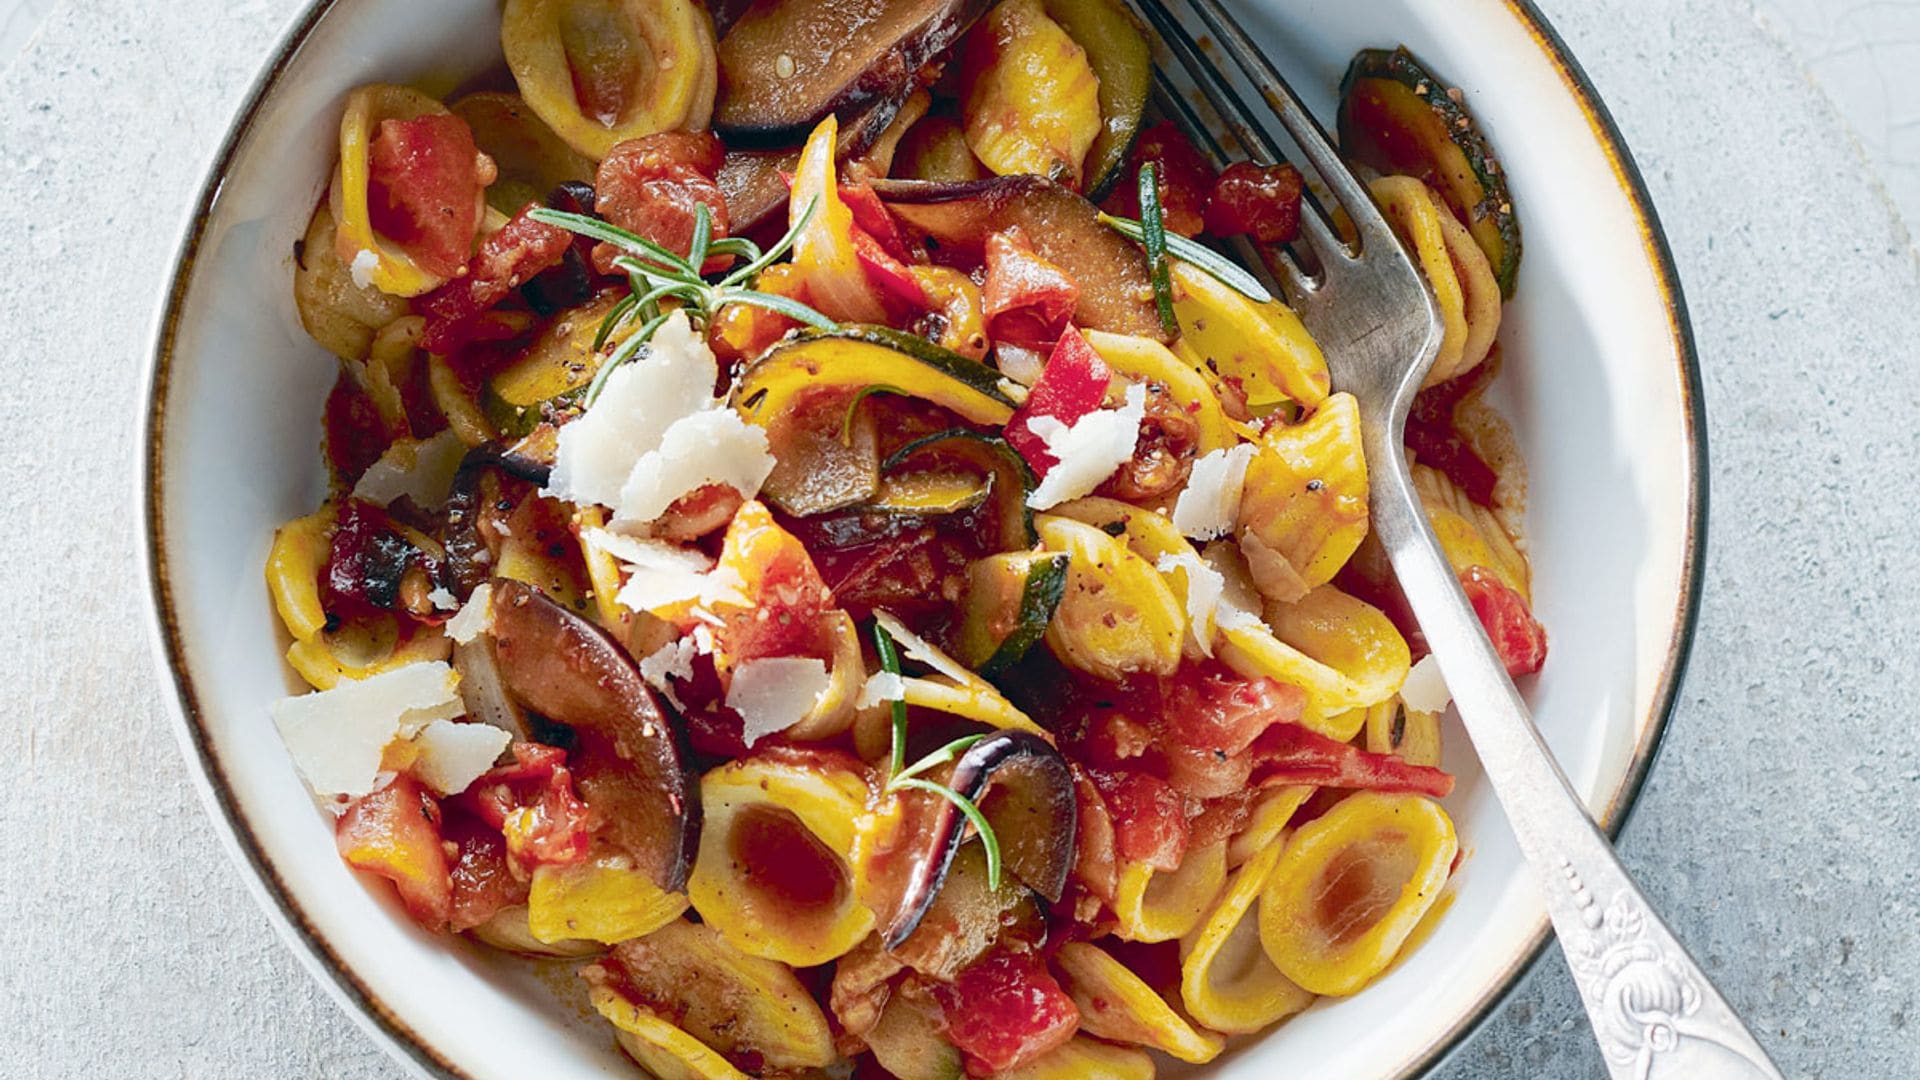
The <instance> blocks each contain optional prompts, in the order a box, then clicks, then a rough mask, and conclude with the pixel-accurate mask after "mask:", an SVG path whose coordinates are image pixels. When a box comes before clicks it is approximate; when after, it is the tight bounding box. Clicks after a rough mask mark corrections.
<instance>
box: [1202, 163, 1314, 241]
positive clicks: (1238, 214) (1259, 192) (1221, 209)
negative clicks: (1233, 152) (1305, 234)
mask: <svg viewBox="0 0 1920 1080" xmlns="http://www.w3.org/2000/svg"><path fill="white" fill-rule="evenodd" d="M1301 190H1302V189H1301V184H1300V170H1298V169H1296V168H1294V167H1293V166H1291V165H1255V164H1254V163H1253V162H1251V161H1236V162H1234V163H1233V164H1231V165H1229V166H1227V169H1226V171H1225V172H1223V173H1221V174H1220V179H1218V180H1216V181H1214V184H1213V194H1212V195H1210V196H1208V198H1207V231H1208V232H1210V233H1212V234H1213V235H1215V236H1218V237H1221V238H1222V239H1224V238H1226V237H1229V236H1250V237H1252V238H1253V239H1254V240H1257V241H1259V242H1260V243H1262V244H1284V243H1286V242H1287V241H1289V240H1292V239H1293V238H1294V237H1295V236H1298V235H1299V233H1300V193H1301Z"/></svg>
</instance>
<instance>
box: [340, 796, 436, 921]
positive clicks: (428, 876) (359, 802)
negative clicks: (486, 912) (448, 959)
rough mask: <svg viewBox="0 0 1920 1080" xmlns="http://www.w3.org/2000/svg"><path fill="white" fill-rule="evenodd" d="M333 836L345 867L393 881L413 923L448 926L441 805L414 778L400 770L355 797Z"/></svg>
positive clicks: (341, 816) (342, 815) (341, 817)
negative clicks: (386, 781) (377, 787)
mask: <svg viewBox="0 0 1920 1080" xmlns="http://www.w3.org/2000/svg"><path fill="white" fill-rule="evenodd" d="M333 835H334V843H335V845H336V846H337V847H338V848H339V849H340V857H341V858H342V859H345V860H346V862H347V865H349V866H352V867H353V868H354V869H356V870H365V871H367V872H368V873H372V874H378V875H380V876H381V877H383V878H386V879H387V880H388V881H391V882H393V885H394V888H395V889H397V890H398V891H399V893H400V901H401V903H403V904H405V905H406V907H407V914H409V915H411V916H413V920H414V921H415V922H417V923H419V924H420V925H421V926H423V927H425V928H427V929H428V930H433V931H444V930H446V929H447V920H448V919H449V918H450V917H451V915H452V912H453V885H452V881H451V878H450V877H449V874H448V867H447V853H446V851H445V850H444V849H443V848H442V847H441V846H440V804H439V803H438V802H436V801H435V800H434V798H433V796H432V795H430V794H428V792H427V789H426V788H424V787H422V786H420V782H419V781H417V780H415V779H414V778H412V777H411V776H407V775H406V774H404V773H403V774H401V775H399V776H396V777H394V778H393V781H392V782H391V783H389V784H388V785H387V786H386V787H383V788H381V789H380V790H378V791H375V792H373V793H371V794H368V795H363V796H361V797H360V798H358V799H355V800H354V801H353V802H351V803H349V804H348V805H347V810H346V812H345V813H343V814H341V815H340V820H339V821H338V822H337V823H335V825H334V834H333Z"/></svg>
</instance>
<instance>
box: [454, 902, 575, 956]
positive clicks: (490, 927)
mask: <svg viewBox="0 0 1920 1080" xmlns="http://www.w3.org/2000/svg"><path fill="white" fill-rule="evenodd" d="M467 933H469V934H472V935H473V937H474V938H475V939H476V940H478V941H480V942H481V943H483V944H486V945H491V946H493V947H494V948H496V949H502V950H505V951H507V952H511V953H521V954H523V955H526V956H549V957H557V958H560V959H579V958H581V957H586V956H598V955H600V954H601V953H603V952H606V951H607V947H606V946H605V945H602V944H600V943H599V942H597V941H572V940H569V941H541V940H540V939H539V938H537V937H534V936H533V929H532V927H531V925H530V923H529V921H528V911H527V905H525V904H515V905H514V906H512V907H509V908H501V909H500V910H499V911H496V912H494V913H493V917H492V918H490V919H488V920H487V921H486V922H483V923H481V924H480V925H479V926H476V927H473V928H472V929H470V930H468V931H467Z"/></svg>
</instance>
